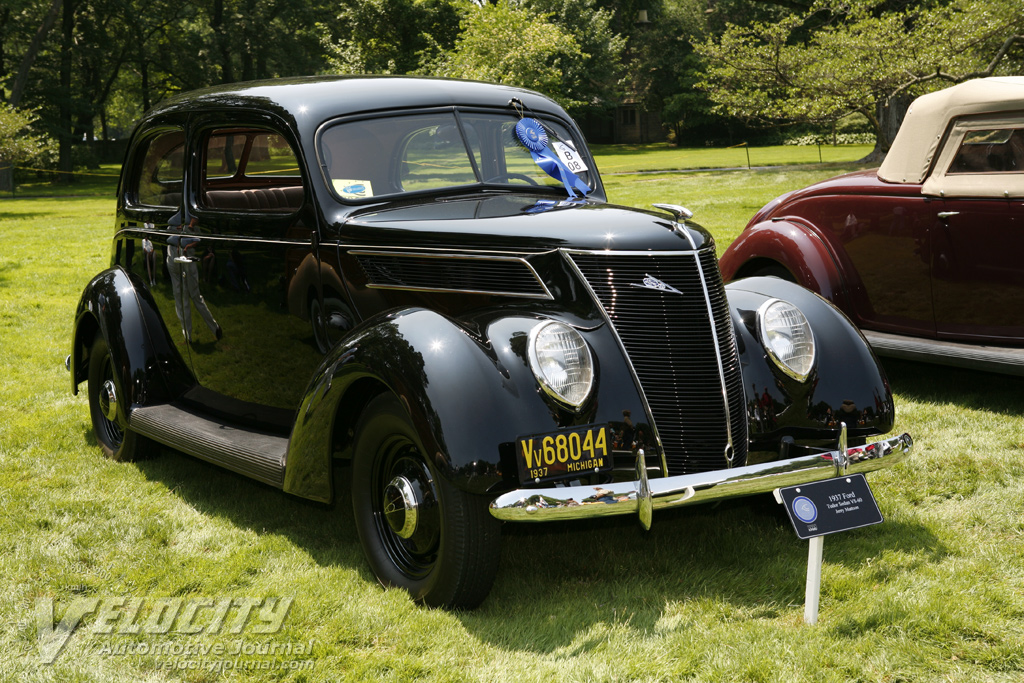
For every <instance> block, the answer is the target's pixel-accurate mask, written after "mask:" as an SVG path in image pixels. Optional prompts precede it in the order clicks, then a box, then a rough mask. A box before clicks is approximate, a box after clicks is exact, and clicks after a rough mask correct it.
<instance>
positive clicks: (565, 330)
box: [527, 320, 594, 410]
mask: <svg viewBox="0 0 1024 683" xmlns="http://www.w3.org/2000/svg"><path fill="white" fill-rule="evenodd" d="M554 334H563V335H565V336H566V338H567V340H569V341H571V344H572V345H571V348H568V349H563V350H562V353H567V354H570V355H571V354H575V355H576V356H577V358H576V360H575V361H574V362H575V364H576V366H575V368H574V369H569V370H565V368H566V366H567V365H570V363H566V362H560V361H559V360H558V359H557V358H556V356H557V354H558V353H559V351H558V349H557V348H554V349H553V348H548V347H546V344H549V343H551V341H550V336H551V335H554ZM538 345H540V346H541V348H538ZM527 356H528V358H529V362H530V369H531V370H532V371H533V376H534V377H536V379H537V383H538V384H539V385H540V387H541V389H542V390H543V391H544V393H546V394H547V395H548V396H551V397H552V398H554V399H555V400H556V401H558V402H559V403H561V404H563V405H566V406H569V407H570V408H572V409H573V410H579V409H580V407H581V406H582V405H583V404H584V403H585V402H586V400H587V399H588V398H589V397H590V394H591V392H592V391H593V388H594V359H593V357H592V355H591V353H590V346H589V345H588V344H587V342H586V340H585V339H584V338H583V335H582V334H580V333H579V332H578V331H577V330H575V329H573V328H572V327H569V326H568V325H566V324H564V323H560V322H556V321H554V320H548V321H545V322H541V323H538V324H537V325H534V327H533V329H531V330H530V336H529V341H528V343H527ZM552 363H553V364H554V365H552ZM558 369H561V370H562V371H563V372H564V373H565V374H566V375H567V376H570V375H571V374H572V373H573V372H577V373H578V374H579V376H578V377H576V378H572V377H567V381H559V379H558V378H557V377H555V376H554V374H555V373H554V371H555V370H558Z"/></svg>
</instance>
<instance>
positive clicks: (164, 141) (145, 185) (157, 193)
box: [130, 130, 185, 208]
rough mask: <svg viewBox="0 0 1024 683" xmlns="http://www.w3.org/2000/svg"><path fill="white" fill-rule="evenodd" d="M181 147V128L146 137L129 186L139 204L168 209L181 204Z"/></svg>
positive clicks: (183, 142)
mask: <svg viewBox="0 0 1024 683" xmlns="http://www.w3.org/2000/svg"><path fill="white" fill-rule="evenodd" d="M184 150H185V134H184V132H183V131H181V130H174V131H168V132H165V133H162V134H160V135H156V136H154V137H153V138H150V140H149V142H148V143H146V149H145V152H144V153H143V155H142V163H141V164H140V166H139V170H138V174H137V175H136V176H135V186H134V187H133V188H130V194H131V195H132V196H134V197H135V199H136V201H137V202H138V203H139V204H143V205H146V206H163V207H171V208H173V207H176V206H178V205H180V204H181V186H182V181H183V179H184V158H185V157H184Z"/></svg>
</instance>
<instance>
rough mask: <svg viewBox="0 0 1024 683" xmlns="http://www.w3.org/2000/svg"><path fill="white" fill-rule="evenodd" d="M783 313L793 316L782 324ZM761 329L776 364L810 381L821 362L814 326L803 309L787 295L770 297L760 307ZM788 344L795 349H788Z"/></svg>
mask: <svg viewBox="0 0 1024 683" xmlns="http://www.w3.org/2000/svg"><path fill="white" fill-rule="evenodd" d="M780 316H782V317H784V318H789V320H783V321H782V324H780ZM786 330H788V332H786ZM757 331H758V335H759V336H760V341H761V346H763V347H764V349H765V351H767V352H768V356H769V357H770V358H771V359H772V361H773V362H774V363H775V365H776V366H778V368H779V369H780V370H782V372H784V373H785V374H786V375H787V376H789V377H792V378H793V379H795V380H797V381H799V382H805V381H807V378H808V377H809V376H810V374H811V373H812V372H813V371H814V366H815V364H816V363H817V349H816V345H815V343H814V330H813V329H811V324H810V322H809V321H808V320H807V316H805V315H804V313H803V311H801V310H800V309H799V308H798V307H797V306H795V305H794V304H791V303H790V302H788V301H784V300H783V299H769V300H768V301H766V302H764V303H763V304H761V306H760V307H759V308H758V309H757ZM780 333H781V334H780ZM785 344H789V345H790V346H791V347H792V349H791V350H790V351H788V352H787V350H786V349H785V348H784V345H785Z"/></svg>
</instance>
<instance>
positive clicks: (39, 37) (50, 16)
mask: <svg viewBox="0 0 1024 683" xmlns="http://www.w3.org/2000/svg"><path fill="white" fill-rule="evenodd" d="M60 5H61V0H53V2H51V3H50V9H49V10H47V12H46V16H45V17H44V18H43V23H41V24H40V25H39V29H38V30H36V34H35V35H34V36H32V42H31V43H29V46H28V50H26V51H25V54H24V56H23V57H22V58H21V64H19V65H18V75H17V76H16V77H15V78H14V85H12V86H11V98H10V100H9V102H10V104H11V105H12V106H14V107H17V106H18V103H19V102H21V96H22V94H23V93H24V92H25V85H26V84H27V83H28V75H29V71H30V70H31V69H32V64H33V63H34V62H35V61H36V56H37V55H38V54H39V49H40V48H41V47H42V45H43V40H44V39H45V38H46V36H47V34H49V33H50V29H52V28H53V24H54V23H55V22H56V21H57V14H58V13H59V12H60Z"/></svg>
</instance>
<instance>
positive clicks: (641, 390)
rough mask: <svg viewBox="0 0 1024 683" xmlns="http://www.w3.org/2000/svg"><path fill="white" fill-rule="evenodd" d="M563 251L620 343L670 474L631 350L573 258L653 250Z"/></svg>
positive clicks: (663, 466) (665, 471)
mask: <svg viewBox="0 0 1024 683" xmlns="http://www.w3.org/2000/svg"><path fill="white" fill-rule="evenodd" d="M559 251H560V252H562V256H563V257H564V258H565V260H567V261H568V262H569V267H570V268H572V270H573V272H574V273H576V277H578V278H579V280H580V282H582V283H583V286H584V287H586V288H587V291H588V292H589V293H590V298H591V300H593V302H594V303H596V304H597V307H598V308H599V309H600V310H601V315H603V316H604V319H605V322H607V323H608V329H609V330H611V331H612V335H614V337H615V343H616V344H618V345H619V350H620V351H621V352H622V357H623V358H624V359H626V367H627V368H629V374H630V376H631V377H632V378H633V384H634V385H635V386H636V391H637V393H638V394H639V395H640V402H641V403H643V405H644V411H645V412H646V413H647V417H648V418H649V419H650V421H651V432H652V433H653V434H654V442H655V443H656V444H658V452H659V453H661V473H662V475H663V476H664V475H667V474H668V460H667V459H666V458H665V445H664V444H663V443H661V435H660V434H658V425H657V424H655V422H654V412H653V411H652V410H651V404H650V403H648V401H647V394H646V393H645V392H644V388H643V384H641V382H640V377H639V375H637V374H636V368H635V367H633V359H632V358H630V357H629V352H627V351H626V345H625V344H624V343H623V341H622V337H620V336H619V331H618V329H616V327H615V323H613V322H612V318H611V316H610V315H608V310H607V309H605V307H604V304H603V303H601V297H599V296H598V295H597V292H595V291H594V288H593V287H591V286H590V281H589V280H587V276H586V275H584V274H583V271H582V270H580V267H579V266H578V265H576V262H575V261H574V260H573V259H572V255H573V254H585V255H594V254H597V255H601V256H608V255H616V256H621V255H622V254H627V255H637V254H641V255H644V256H650V255H651V253H652V252H623V251H584V250H580V249H559ZM665 253H666V252H657V255H658V256H662V255H664V254H665ZM679 253H680V254H687V255H691V256H693V257H694V258H695V259H696V254H694V253H693V252H679Z"/></svg>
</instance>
